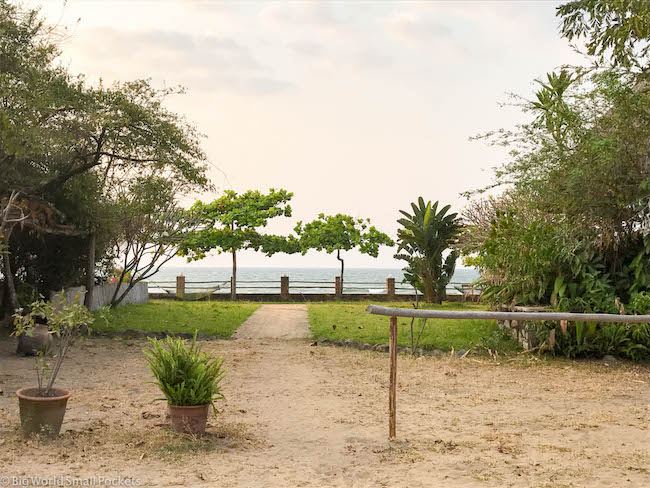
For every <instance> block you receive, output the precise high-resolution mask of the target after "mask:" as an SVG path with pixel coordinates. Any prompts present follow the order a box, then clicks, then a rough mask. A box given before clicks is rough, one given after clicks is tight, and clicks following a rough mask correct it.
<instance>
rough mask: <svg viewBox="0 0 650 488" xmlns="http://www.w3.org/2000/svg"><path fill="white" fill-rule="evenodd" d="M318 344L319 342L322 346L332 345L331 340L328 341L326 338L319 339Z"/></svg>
mask: <svg viewBox="0 0 650 488" xmlns="http://www.w3.org/2000/svg"><path fill="white" fill-rule="evenodd" d="M318 342H319V343H320V344H329V343H330V340H329V339H327V338H325V337H321V338H320V339H318Z"/></svg>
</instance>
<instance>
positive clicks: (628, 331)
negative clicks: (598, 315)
mask: <svg viewBox="0 0 650 488" xmlns="http://www.w3.org/2000/svg"><path fill="white" fill-rule="evenodd" d="M551 335H554V337H553V341H551ZM537 337H538V338H539V339H540V342H546V343H547V344H551V342H554V345H553V347H551V350H552V351H553V353H554V354H560V355H564V356H566V357H567V358H576V357H603V356H605V355H607V354H610V355H613V356H619V357H622V358H625V359H630V360H632V361H637V362H638V361H644V360H647V359H650V324H597V323H595V322H586V323H585V322H578V323H576V324H568V326H567V328H566V332H563V331H562V329H561V328H560V327H557V324H556V323H554V322H541V323H539V324H538V325H537Z"/></svg>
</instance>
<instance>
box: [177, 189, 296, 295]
mask: <svg viewBox="0 0 650 488" xmlns="http://www.w3.org/2000/svg"><path fill="white" fill-rule="evenodd" d="M291 197H293V193H289V192H287V191H286V190H275V189H273V188H271V189H270V190H269V193H268V194H264V193H260V192H259V191H257V190H256V191H252V190H249V191H247V192H246V193H242V194H241V195H238V194H237V193H236V192H234V191H232V190H228V191H226V192H225V193H224V195H223V196H222V197H221V198H218V199H217V200H214V201H213V202H212V203H203V202H201V201H198V202H196V203H195V204H194V206H193V207H192V208H191V212H192V214H193V216H194V217H196V218H199V219H200V220H201V221H202V225H201V228H200V229H199V230H197V231H194V232H190V233H188V234H187V236H186V238H185V240H184V242H183V243H182V245H181V249H180V255H181V256H187V258H188V261H195V260H199V259H203V258H204V257H205V256H206V254H207V253H208V252H210V251H213V250H216V251H217V252H219V253H221V252H224V251H225V252H230V253H232V290H231V293H232V299H233V300H234V299H236V298H237V251H239V250H242V249H255V250H256V251H260V250H261V251H262V252H263V253H264V254H266V255H267V256H272V255H273V254H275V253H277V252H285V253H295V252H299V251H300V247H299V245H298V241H297V240H296V238H295V237H285V236H278V235H273V234H262V233H260V232H259V231H258V230H257V229H258V228H259V227H266V225H267V224H268V221H269V219H272V218H274V217H282V216H284V217H291V206H290V205H289V203H288V202H289V200H291Z"/></svg>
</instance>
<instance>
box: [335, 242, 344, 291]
mask: <svg viewBox="0 0 650 488" xmlns="http://www.w3.org/2000/svg"><path fill="white" fill-rule="evenodd" d="M336 259H338V260H339V261H341V295H343V271H344V270H345V262H344V261H343V259H341V250H340V249H337V250H336Z"/></svg>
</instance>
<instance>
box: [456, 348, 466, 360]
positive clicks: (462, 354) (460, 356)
mask: <svg viewBox="0 0 650 488" xmlns="http://www.w3.org/2000/svg"><path fill="white" fill-rule="evenodd" d="M466 352H467V350H466V349H461V350H460V351H458V352H457V353H456V357H457V358H458V359H461V358H462V357H463V356H464V355H465V353H466Z"/></svg>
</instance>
